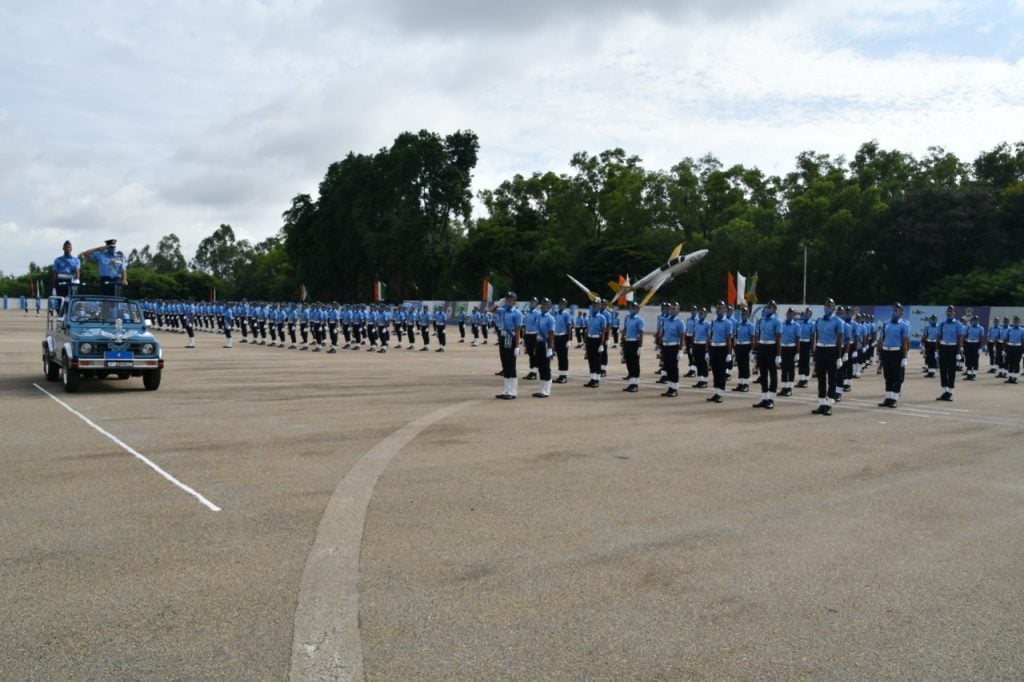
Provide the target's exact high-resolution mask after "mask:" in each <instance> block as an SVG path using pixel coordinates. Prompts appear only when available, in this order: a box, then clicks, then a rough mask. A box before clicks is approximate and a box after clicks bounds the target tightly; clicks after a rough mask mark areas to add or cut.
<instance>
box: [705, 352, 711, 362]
mask: <svg viewBox="0 0 1024 682" xmlns="http://www.w3.org/2000/svg"><path fill="white" fill-rule="evenodd" d="M704 362H711V353H705V354H704Z"/></svg>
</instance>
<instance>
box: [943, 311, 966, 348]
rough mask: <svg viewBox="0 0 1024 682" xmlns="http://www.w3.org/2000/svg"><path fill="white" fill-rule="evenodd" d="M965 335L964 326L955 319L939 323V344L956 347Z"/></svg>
mask: <svg viewBox="0 0 1024 682" xmlns="http://www.w3.org/2000/svg"><path fill="white" fill-rule="evenodd" d="M963 335H964V324H963V322H961V321H960V320H958V319H956V318H955V317H954V318H952V319H950V318H946V319H945V320H943V321H942V322H940V323H939V343H941V344H945V345H956V344H957V343H958V342H959V340H960V337H961V336H963Z"/></svg>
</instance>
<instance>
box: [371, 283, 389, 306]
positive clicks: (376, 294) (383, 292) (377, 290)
mask: <svg viewBox="0 0 1024 682" xmlns="http://www.w3.org/2000/svg"><path fill="white" fill-rule="evenodd" d="M387 297H388V285H387V283H386V282H381V281H379V280H378V281H376V282H374V283H373V300H374V301H384V300H387Z"/></svg>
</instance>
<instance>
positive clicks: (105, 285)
mask: <svg viewBox="0 0 1024 682" xmlns="http://www.w3.org/2000/svg"><path fill="white" fill-rule="evenodd" d="M100 295H101V296H120V295H121V278H120V277H100Z"/></svg>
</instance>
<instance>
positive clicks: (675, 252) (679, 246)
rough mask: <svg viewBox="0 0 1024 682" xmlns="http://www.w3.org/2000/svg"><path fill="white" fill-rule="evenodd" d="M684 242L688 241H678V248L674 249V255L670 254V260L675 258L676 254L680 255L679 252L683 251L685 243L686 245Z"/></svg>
mask: <svg viewBox="0 0 1024 682" xmlns="http://www.w3.org/2000/svg"><path fill="white" fill-rule="evenodd" d="M684 244H686V242H679V243H678V244H677V245H676V248H674V249H672V255H670V256H669V257H668V259H669V260H672V259H673V258H675V257H676V256H678V255H679V254H681V253H682V252H683V245H684Z"/></svg>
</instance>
